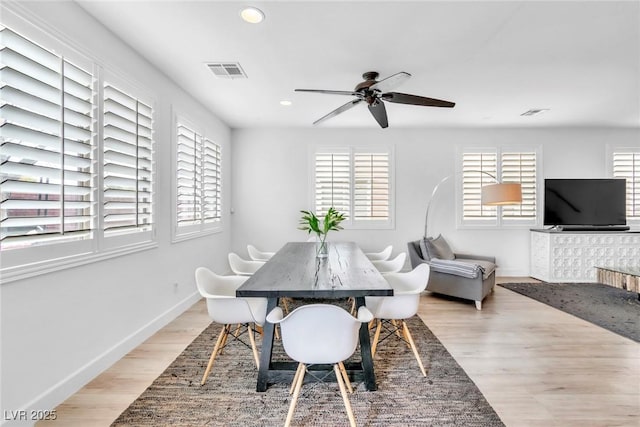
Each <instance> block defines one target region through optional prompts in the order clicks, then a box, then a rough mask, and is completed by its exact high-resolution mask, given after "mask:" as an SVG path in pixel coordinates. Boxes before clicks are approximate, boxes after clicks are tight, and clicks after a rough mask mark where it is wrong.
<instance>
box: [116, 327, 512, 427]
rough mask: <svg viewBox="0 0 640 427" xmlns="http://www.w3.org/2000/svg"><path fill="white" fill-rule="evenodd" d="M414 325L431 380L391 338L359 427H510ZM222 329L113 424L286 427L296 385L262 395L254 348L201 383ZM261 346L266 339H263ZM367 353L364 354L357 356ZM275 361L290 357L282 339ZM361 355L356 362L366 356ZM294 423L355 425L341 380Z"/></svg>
mask: <svg viewBox="0 0 640 427" xmlns="http://www.w3.org/2000/svg"><path fill="white" fill-rule="evenodd" d="M408 325H409V328H410V330H411V333H412V335H413V338H414V340H415V342H416V346H417V348H418V350H419V352H420V354H421V356H422V361H423V363H424V365H425V368H427V370H428V373H427V377H426V378H425V377H423V376H422V374H421V373H420V369H419V368H418V365H417V362H416V360H415V358H414V356H413V353H412V352H411V350H410V349H409V348H408V347H407V345H406V344H404V343H403V342H401V341H400V340H398V339H393V338H390V339H388V340H386V341H383V342H382V343H381V345H380V347H379V350H378V351H377V352H376V357H375V359H374V366H375V370H376V375H377V382H378V391H375V392H369V391H366V389H365V387H364V384H363V383H361V382H353V386H354V393H353V394H350V395H349V398H350V400H351V404H352V406H353V412H354V415H355V418H356V423H357V424H358V425H359V426H438V427H443V426H476V427H491V426H503V425H504V424H503V423H502V421H501V420H500V418H499V417H498V415H497V414H496V413H495V411H494V410H493V408H491V406H490V405H489V404H488V403H487V401H486V399H485V398H484V396H483V395H482V393H480V390H478V388H477V387H476V385H475V384H474V383H473V381H471V379H470V378H469V377H468V376H467V375H466V374H465V372H464V371H463V370H462V368H461V367H460V366H459V365H458V364H457V363H456V361H455V360H454V359H453V357H452V356H451V355H450V354H449V353H448V352H447V350H446V349H445V348H444V346H443V345H442V344H441V343H440V341H438V339H437V338H436V337H435V336H434V335H433V333H432V332H431V331H430V330H429V328H427V326H426V325H425V324H424V323H423V322H422V321H421V320H420V319H419V318H418V317H417V316H414V317H413V318H411V319H409V320H408ZM219 331H220V325H217V324H212V325H210V326H209V327H208V328H207V329H206V330H205V331H204V332H203V333H202V334H201V335H200V336H199V337H198V338H196V339H195V340H194V341H193V342H192V343H191V344H190V345H189V346H188V347H187V348H186V349H185V351H184V352H183V353H182V354H180V356H178V358H177V359H176V360H175V361H174V362H172V364H171V365H170V366H169V368H167V370H166V371H165V372H164V373H162V374H161V375H160V377H158V378H157V379H156V380H155V381H154V382H153V384H152V385H151V386H150V387H149V388H148V389H147V390H146V391H145V392H143V393H142V395H140V397H139V398H138V399H137V400H136V401H135V402H133V403H132V404H131V406H130V407H129V408H128V409H126V410H125V411H124V412H123V413H122V414H121V415H120V416H119V417H118V419H117V420H116V421H115V422H114V423H113V424H112V425H113V426H159V425H162V426H169V425H170V426H242V427H247V426H278V425H283V424H284V421H285V418H286V415H287V411H288V408H289V402H290V396H289V384H275V385H271V386H270V387H269V389H268V390H267V391H266V392H264V393H257V392H256V391H255V388H256V377H257V371H256V368H255V366H254V362H253V357H252V355H251V350H250V349H248V348H246V347H245V346H243V345H242V344H239V343H237V342H234V343H232V344H231V345H230V346H228V347H227V348H225V350H224V352H223V354H222V355H220V356H218V358H217V359H216V362H215V365H214V367H213V370H212V372H211V375H210V376H209V379H208V380H207V383H206V384H205V385H204V386H200V379H201V377H202V374H203V372H204V369H205V367H206V364H207V361H208V359H209V355H210V353H211V350H212V349H213V347H214V344H215V340H216V337H217V334H218V333H219ZM258 345H260V341H258ZM359 351H360V350H359V349H358V350H357V352H356V354H358V352H359ZM273 354H274V360H277V359H284V358H286V355H285V354H284V351H283V349H282V346H281V344H280V341H276V342H275V344H274V352H273ZM358 358H359V357H355V359H358ZM292 425H295V426H302V425H304V426H344V425H348V420H347V415H346V412H345V410H344V406H343V402H342V398H341V396H340V392H339V389H338V385H337V383H335V382H326V383H316V384H305V385H304V386H303V388H302V393H301V395H300V399H299V401H298V405H297V407H296V412H295V414H294V417H293V421H292Z"/></svg>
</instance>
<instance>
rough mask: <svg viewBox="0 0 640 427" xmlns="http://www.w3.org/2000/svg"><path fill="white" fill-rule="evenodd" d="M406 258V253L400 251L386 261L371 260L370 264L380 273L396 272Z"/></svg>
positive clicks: (402, 265)
mask: <svg viewBox="0 0 640 427" xmlns="http://www.w3.org/2000/svg"><path fill="white" fill-rule="evenodd" d="M406 259H407V253H406V252H401V253H399V254H398V256H396V257H395V258H394V259H391V260H388V261H371V264H373V266H374V267H375V268H377V269H378V271H379V272H380V273H382V274H386V273H397V272H399V271H400V270H402V268H403V267H404V262H405V261H406Z"/></svg>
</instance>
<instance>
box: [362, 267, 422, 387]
mask: <svg viewBox="0 0 640 427" xmlns="http://www.w3.org/2000/svg"><path fill="white" fill-rule="evenodd" d="M429 271H430V270H429V265H428V264H420V265H418V266H417V267H416V268H414V269H413V270H412V271H410V272H407V273H389V274H386V275H385V276H384V278H385V279H386V280H387V282H388V283H389V285H390V286H391V287H392V288H393V296H390V297H365V304H366V307H367V308H368V309H369V310H370V311H371V313H373V316H374V317H375V318H376V319H377V321H376V323H377V325H376V332H375V335H374V337H373V343H372V344H371V356H372V357H373V356H375V353H376V348H377V346H378V342H379V341H380V333H381V332H382V329H383V327H384V328H385V329H386V330H387V331H389V333H388V335H386V336H385V337H384V338H383V340H384V339H386V338H389V337H391V336H392V335H394V334H396V335H397V336H398V337H400V338H403V339H404V340H405V341H406V342H407V344H408V345H409V346H410V347H411V349H412V350H413V354H414V356H415V357H416V360H417V361H418V365H419V366H420V370H421V371H422V375H424V376H425V377H426V376H427V372H426V371H425V369H424V366H423V364H422V360H420V355H419V354H418V350H417V348H416V345H415V343H414V342H413V337H412V336H411V332H410V331H409V327H408V326H407V323H406V322H405V320H406V319H408V318H410V317H413V316H414V315H415V314H416V313H417V312H418V305H419V303H420V293H421V292H422V291H424V290H425V288H426V287H427V282H428V281H429ZM397 321H401V322H400V323H401V324H400V325H398V322H397ZM401 334H402V335H401Z"/></svg>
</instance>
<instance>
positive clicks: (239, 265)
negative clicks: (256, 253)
mask: <svg viewBox="0 0 640 427" xmlns="http://www.w3.org/2000/svg"><path fill="white" fill-rule="evenodd" d="M264 263H265V262H264V261H253V260H246V259H242V258H240V256H239V255H238V254H236V253H234V252H230V253H229V266H230V267H231V271H233V272H234V274H238V275H240V276H251V275H253V274H254V273H255V272H256V271H258V269H259V268H260V267H262V266H263V265H264Z"/></svg>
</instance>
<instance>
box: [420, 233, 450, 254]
mask: <svg viewBox="0 0 640 427" xmlns="http://www.w3.org/2000/svg"><path fill="white" fill-rule="evenodd" d="M423 245H424V248H423V247H422V246H423ZM420 248H421V249H422V252H423V256H424V258H425V259H426V260H430V259H433V258H439V259H445V260H453V259H455V258H456V256H455V254H454V253H453V250H451V247H450V246H449V244H448V243H447V241H446V240H445V239H444V237H442V235H440V234H439V235H438V237H436V238H435V239H433V238H427V239H423V240H422V241H421V242H420Z"/></svg>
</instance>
